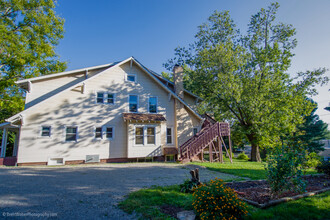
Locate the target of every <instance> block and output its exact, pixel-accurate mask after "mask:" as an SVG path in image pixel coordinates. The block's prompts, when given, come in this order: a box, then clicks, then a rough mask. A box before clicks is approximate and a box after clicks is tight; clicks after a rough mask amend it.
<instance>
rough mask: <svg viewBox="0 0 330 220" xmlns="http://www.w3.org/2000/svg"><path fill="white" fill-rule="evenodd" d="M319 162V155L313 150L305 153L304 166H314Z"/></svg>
mask: <svg viewBox="0 0 330 220" xmlns="http://www.w3.org/2000/svg"><path fill="white" fill-rule="evenodd" d="M320 163H321V156H320V155H318V154H317V153H315V152H312V153H310V154H307V155H306V160H305V163H304V164H303V166H304V167H308V168H316V167H317V166H318V165H319V164H320Z"/></svg>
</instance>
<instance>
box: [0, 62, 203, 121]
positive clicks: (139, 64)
mask: <svg viewBox="0 0 330 220" xmlns="http://www.w3.org/2000/svg"><path fill="white" fill-rule="evenodd" d="M129 61H134V62H135V63H136V64H137V65H138V66H139V67H140V68H141V69H142V70H144V71H145V72H146V73H147V74H148V75H149V76H150V77H151V78H152V79H154V80H155V81H156V83H158V84H159V85H160V86H161V87H162V88H163V89H165V90H166V91H167V92H169V93H170V94H171V95H172V96H173V97H174V98H176V99H177V100H179V101H180V102H181V103H182V104H183V105H184V106H186V107H187V108H188V109H189V110H190V111H191V112H192V113H193V114H194V115H195V116H196V117H197V118H199V119H200V120H203V118H202V117H201V116H200V115H199V114H198V113H197V112H196V111H195V110H193V109H192V108H191V107H190V106H189V105H188V104H187V103H186V102H185V101H184V100H182V99H181V98H180V97H179V96H177V94H175V93H174V92H173V91H172V90H171V89H169V88H168V87H167V86H166V85H164V84H163V83H162V82H161V81H160V80H159V79H158V78H157V77H156V76H155V75H154V74H153V73H151V71H150V70H149V69H147V68H146V67H145V66H143V65H142V64H141V63H140V62H139V61H137V60H136V59H135V58H134V57H130V58H128V59H126V60H123V61H121V62H117V63H113V64H110V65H109V64H107V65H108V68H106V69H105V70H103V71H101V72H100V73H98V74H96V75H94V76H91V77H89V78H87V79H85V80H83V81H81V82H79V83H77V84H75V85H73V86H71V87H69V88H66V89H64V90H62V91H60V92H59V93H56V94H54V95H53V96H50V97H48V98H47V99H44V100H42V101H40V102H39V103H37V104H35V105H33V106H31V107H30V108H28V109H25V110H24V111H22V112H20V113H18V114H16V115H14V116H12V117H10V118H8V119H6V121H8V122H14V121H17V120H20V119H22V118H23V114H24V113H26V112H27V111H31V109H33V108H35V107H36V106H38V105H40V104H41V103H44V102H46V101H48V100H49V99H51V98H53V97H56V96H58V95H59V94H62V93H63V92H65V91H69V90H72V89H74V88H76V87H77V86H82V85H84V84H85V83H86V82H88V81H89V80H91V79H94V78H95V77H98V76H100V75H102V74H103V73H105V72H106V70H108V69H109V68H112V67H115V66H120V65H122V64H124V63H126V62H129ZM102 66H103V67H100V66H97V67H94V68H95V69H96V68H104V67H106V66H104V65H102ZM78 71H79V70H76V71H75V70H73V71H68V72H71V73H72V72H78ZM80 71H81V70H80ZM65 73H66V74H70V73H67V72H63V73H57V76H59V75H58V74H63V75H65ZM52 75H56V74H52ZM48 76H51V75H48ZM45 77H46V76H45ZM40 78H41V77H35V78H31V79H29V80H30V82H31V80H37V79H40ZM43 79H45V78H43ZM29 80H28V81H26V82H29ZM22 81H23V80H22ZM19 82H20V81H18V82H17V83H19Z"/></svg>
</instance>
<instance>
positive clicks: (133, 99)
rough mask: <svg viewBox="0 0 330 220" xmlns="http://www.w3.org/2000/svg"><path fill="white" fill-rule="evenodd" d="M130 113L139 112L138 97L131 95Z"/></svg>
mask: <svg viewBox="0 0 330 220" xmlns="http://www.w3.org/2000/svg"><path fill="white" fill-rule="evenodd" d="M128 102H129V112H138V96H137V95H129V100H128Z"/></svg>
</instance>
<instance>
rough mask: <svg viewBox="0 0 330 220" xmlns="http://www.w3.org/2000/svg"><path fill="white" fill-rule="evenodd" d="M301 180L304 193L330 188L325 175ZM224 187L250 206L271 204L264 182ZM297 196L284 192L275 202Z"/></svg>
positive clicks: (257, 181)
mask: <svg viewBox="0 0 330 220" xmlns="http://www.w3.org/2000/svg"><path fill="white" fill-rule="evenodd" d="M303 179H304V180H305V181H306V192H316V191H320V190H326V189H327V188H329V187H330V177H329V176H326V175H311V176H304V177H303ZM226 185H227V186H228V187H230V188H232V189H234V190H235V191H236V192H237V194H238V195H239V197H241V198H242V199H244V200H245V201H252V203H251V204H253V202H255V203H256V204H270V203H272V197H271V193H270V187H269V185H268V183H267V181H266V180H256V181H244V182H231V183H227V184H226ZM297 195H299V193H297V192H292V191H286V192H283V193H282V194H281V195H279V197H278V198H277V200H278V199H281V198H287V197H290V198H291V197H295V196H297ZM306 195H307V194H306ZM283 201H284V200H283ZM277 203H278V202H277ZM253 205H254V204H253Z"/></svg>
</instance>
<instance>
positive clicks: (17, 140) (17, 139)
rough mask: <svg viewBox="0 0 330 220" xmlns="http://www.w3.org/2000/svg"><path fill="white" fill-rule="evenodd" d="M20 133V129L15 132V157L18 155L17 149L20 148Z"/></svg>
mask: <svg viewBox="0 0 330 220" xmlns="http://www.w3.org/2000/svg"><path fill="white" fill-rule="evenodd" d="M19 134H20V130H18V131H17V132H16V134H15V142H14V151H13V157H16V156H17V150H18V142H19Z"/></svg>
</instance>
